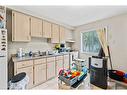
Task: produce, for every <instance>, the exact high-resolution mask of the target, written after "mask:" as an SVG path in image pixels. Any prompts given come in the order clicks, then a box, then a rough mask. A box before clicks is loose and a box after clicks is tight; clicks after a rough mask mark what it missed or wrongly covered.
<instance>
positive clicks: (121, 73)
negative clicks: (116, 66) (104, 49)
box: [116, 70, 125, 76]
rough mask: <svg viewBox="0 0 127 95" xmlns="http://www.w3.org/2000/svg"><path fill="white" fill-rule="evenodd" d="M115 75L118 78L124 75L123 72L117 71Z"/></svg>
mask: <svg viewBox="0 0 127 95" xmlns="http://www.w3.org/2000/svg"><path fill="white" fill-rule="evenodd" d="M116 74H117V75H119V76H124V75H125V73H124V72H122V71H118V70H116Z"/></svg>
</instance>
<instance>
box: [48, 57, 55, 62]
mask: <svg viewBox="0 0 127 95" xmlns="http://www.w3.org/2000/svg"><path fill="white" fill-rule="evenodd" d="M52 61H55V57H49V58H47V62H52Z"/></svg>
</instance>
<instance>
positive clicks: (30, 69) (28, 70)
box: [17, 66, 33, 88]
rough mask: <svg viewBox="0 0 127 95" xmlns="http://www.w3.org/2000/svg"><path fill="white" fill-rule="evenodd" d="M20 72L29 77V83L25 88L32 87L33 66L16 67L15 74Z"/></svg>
mask: <svg viewBox="0 0 127 95" xmlns="http://www.w3.org/2000/svg"><path fill="white" fill-rule="evenodd" d="M21 72H25V73H26V75H27V76H28V77H29V83H28V86H27V88H32V87H33V66H30V67H25V68H19V69H17V74H18V73H21Z"/></svg>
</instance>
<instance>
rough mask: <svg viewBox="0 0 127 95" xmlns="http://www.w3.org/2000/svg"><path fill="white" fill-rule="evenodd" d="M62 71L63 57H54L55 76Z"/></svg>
mask: <svg viewBox="0 0 127 95" xmlns="http://www.w3.org/2000/svg"><path fill="white" fill-rule="evenodd" d="M61 69H63V56H56V75H58V74H59V71H60V70H61Z"/></svg>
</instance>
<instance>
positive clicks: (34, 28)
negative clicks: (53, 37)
mask: <svg viewBox="0 0 127 95" xmlns="http://www.w3.org/2000/svg"><path fill="white" fill-rule="evenodd" d="M30 25H31V26H30V28H31V36H32V37H42V20H41V19H39V18H36V17H31V18H30Z"/></svg>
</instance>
